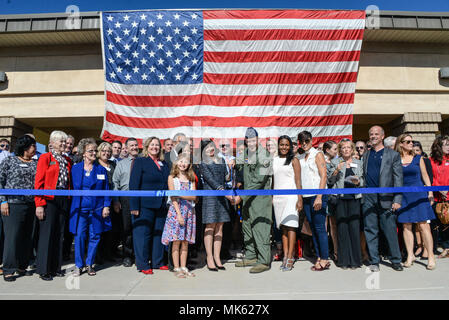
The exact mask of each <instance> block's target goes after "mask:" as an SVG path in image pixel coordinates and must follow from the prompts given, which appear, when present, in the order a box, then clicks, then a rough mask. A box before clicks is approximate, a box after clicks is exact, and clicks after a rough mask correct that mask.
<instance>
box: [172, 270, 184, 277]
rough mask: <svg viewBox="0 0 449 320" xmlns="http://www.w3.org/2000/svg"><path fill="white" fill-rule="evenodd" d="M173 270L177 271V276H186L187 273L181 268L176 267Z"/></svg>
mask: <svg viewBox="0 0 449 320" xmlns="http://www.w3.org/2000/svg"><path fill="white" fill-rule="evenodd" d="M173 272H174V273H175V277H176V278H180V279H181V278H185V277H186V275H185V274H184V272H183V271H182V270H181V268H174V269H173Z"/></svg>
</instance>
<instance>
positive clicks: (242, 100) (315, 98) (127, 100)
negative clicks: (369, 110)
mask: <svg viewBox="0 0 449 320" xmlns="http://www.w3.org/2000/svg"><path fill="white" fill-rule="evenodd" d="M106 99H107V100H108V101H110V102H112V103H115V104H119V105H123V106H131V107H174V108H176V107H185V106H197V105H206V106H209V105H212V106H218V107H232V106H278V105H279V106H282V105H287V106H301V105H332V104H348V103H354V93H337V94H322V95H318V94H315V95H263V96H213V95H207V94H198V95H193V96H128V95H120V94H116V93H112V92H110V91H106Z"/></svg>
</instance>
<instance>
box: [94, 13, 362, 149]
mask: <svg viewBox="0 0 449 320" xmlns="http://www.w3.org/2000/svg"><path fill="white" fill-rule="evenodd" d="M364 27H365V12H364V11H330V10H329V11H328V10H326V11H324V10H323V11H320V10H203V11H201V10H157V11H130V12H103V13H102V38H103V52H104V56H103V58H104V64H105V78H106V85H105V86H106V88H105V89H106V92H105V100H106V102H105V103H106V108H105V117H104V125H103V132H102V138H103V139H105V140H109V141H111V140H116V139H118V140H125V139H126V138H127V137H135V138H138V139H145V138H147V137H150V136H157V137H159V138H161V139H166V138H170V137H173V135H174V134H176V133H178V132H183V133H185V134H186V135H187V136H190V137H194V138H200V137H214V138H241V137H243V136H244V134H245V130H246V128H247V127H250V126H252V127H254V128H256V129H257V130H258V133H259V137H262V138H264V137H278V136H280V135H284V134H286V135H289V136H291V137H296V136H297V134H298V133H299V132H300V131H302V130H308V131H310V132H311V133H312V134H313V136H314V137H315V140H314V142H315V143H318V142H319V141H324V140H329V139H334V140H340V139H341V138H351V136H352V121H353V114H352V113H353V111H352V110H353V103H354V94H355V86H356V80H357V71H358V64H359V58H360V49H361V45H362V39H363V31H364Z"/></svg>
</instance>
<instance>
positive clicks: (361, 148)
mask: <svg viewBox="0 0 449 320" xmlns="http://www.w3.org/2000/svg"><path fill="white" fill-rule="evenodd" d="M363 149H365V147H355V150H363Z"/></svg>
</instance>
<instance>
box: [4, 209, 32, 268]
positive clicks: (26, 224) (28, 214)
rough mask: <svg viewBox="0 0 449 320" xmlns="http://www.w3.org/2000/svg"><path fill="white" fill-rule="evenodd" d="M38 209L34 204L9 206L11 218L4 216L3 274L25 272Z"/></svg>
mask: <svg viewBox="0 0 449 320" xmlns="http://www.w3.org/2000/svg"><path fill="white" fill-rule="evenodd" d="M35 213H36V207H35V206H34V203H32V202H31V203H23V204H16V203H10V204H9V216H2V220H3V225H4V227H5V249H4V252H3V272H4V274H6V275H10V274H13V273H14V272H15V271H16V270H17V269H20V270H25V269H26V268H27V267H28V263H29V262H30V254H31V248H32V241H33V239H32V236H33V233H32V232H33V224H34V215H35Z"/></svg>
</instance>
